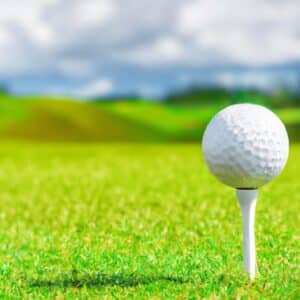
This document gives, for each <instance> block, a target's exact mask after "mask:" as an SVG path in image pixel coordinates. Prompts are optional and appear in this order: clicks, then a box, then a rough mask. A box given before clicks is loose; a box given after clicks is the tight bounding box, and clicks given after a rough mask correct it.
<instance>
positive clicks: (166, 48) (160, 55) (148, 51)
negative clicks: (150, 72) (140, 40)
mask: <svg viewBox="0 0 300 300" xmlns="http://www.w3.org/2000/svg"><path fill="white" fill-rule="evenodd" d="M183 53H184V47H183V45H182V44H181V43H180V41H178V40H176V39H175V38H173V37H161V38H159V39H157V40H156V41H154V42H153V43H147V44H145V45H141V46H137V47H136V48H135V49H132V50H130V51H128V52H127V53H125V54H124V55H122V57H123V58H124V60H125V61H126V60H128V61H131V62H132V63H136V64H140V65H144V66H153V65H158V66H160V65H161V64H170V63H172V62H176V61H178V60H180V58H181V57H182V55H183Z"/></svg>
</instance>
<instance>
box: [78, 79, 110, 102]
mask: <svg viewBox="0 0 300 300" xmlns="http://www.w3.org/2000/svg"><path fill="white" fill-rule="evenodd" d="M112 90H113V84H112V82H111V81H110V80H109V79H107V78H101V79H98V80H96V81H93V82H91V83H89V84H87V85H86V86H84V87H82V88H81V89H80V90H79V91H78V94H79V95H81V96H82V97H87V98H92V97H100V96H105V95H107V94H109V93H110V92H112Z"/></svg>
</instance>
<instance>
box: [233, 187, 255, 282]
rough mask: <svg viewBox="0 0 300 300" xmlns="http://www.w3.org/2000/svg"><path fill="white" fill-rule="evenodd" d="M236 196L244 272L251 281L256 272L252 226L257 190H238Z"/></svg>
mask: <svg viewBox="0 0 300 300" xmlns="http://www.w3.org/2000/svg"><path fill="white" fill-rule="evenodd" d="M236 195H237V198H238V200H239V203H240V207H241V212H242V219H243V236H244V242H243V245H244V271H245V272H246V273H249V276H250V279H251V280H253V279H254V277H255V271H256V250H255V233H254V224H255V206H256V200H257V195H258V190H257V189H238V190H237V191H236Z"/></svg>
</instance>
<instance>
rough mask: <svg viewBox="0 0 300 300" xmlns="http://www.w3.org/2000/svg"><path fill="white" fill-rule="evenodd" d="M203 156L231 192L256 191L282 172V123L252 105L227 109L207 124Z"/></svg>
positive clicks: (284, 146)
mask: <svg viewBox="0 0 300 300" xmlns="http://www.w3.org/2000/svg"><path fill="white" fill-rule="evenodd" d="M202 146H203V153H204V157H205V161H206V163H207V165H208V167H209V169H210V171H211V172H212V173H213V174H214V175H215V176H216V177H217V178H218V179H219V180H220V181H221V182H223V183H224V184H227V185H229V186H231V187H234V188H258V187H260V186H262V185H264V184H266V183H267V182H269V181H270V180H272V179H273V178H274V177H276V176H277V175H278V174H279V173H280V172H281V171H282V169H283V168H284V166H285V164H286V162H287V159H288V154H289V139H288V135H287V132H286V129H285V127H284V125H283V123H282V122H281V120H280V119H279V118H278V117H277V116H276V115H275V114H274V113H273V112H271V111H270V110H268V109H267V108H265V107H263V106H260V105H254V104H236V105H231V106H228V107H227V108H225V109H223V110H222V111H220V112H219V113H217V114H216V115H215V117H214V118H213V119H212V120H211V121H210V123H209V124H208V126H207V128H206V130H205V132H204V136H203V142H202Z"/></svg>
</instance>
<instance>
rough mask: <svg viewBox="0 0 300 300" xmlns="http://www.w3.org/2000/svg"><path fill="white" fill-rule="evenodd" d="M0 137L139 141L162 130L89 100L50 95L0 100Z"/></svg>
mask: <svg viewBox="0 0 300 300" xmlns="http://www.w3.org/2000/svg"><path fill="white" fill-rule="evenodd" d="M0 138H5V139H22V140H23V139H24V140H41V141H140V140H160V139H163V135H162V133H161V132H159V131H157V130H155V129H154V128H151V127H149V126H147V125H146V124H141V123H140V122H138V121H136V120H130V119H129V118H127V117H126V116H118V115H116V114H114V113H113V112H109V111H107V110H106V109H104V108H102V107H97V106H95V105H92V104H90V103H82V102H76V101H69V100H64V99H62V100H58V99H56V100H53V99H25V98H23V99H21V100H20V99H14V98H8V97H7V98H3V99H1V101H0Z"/></svg>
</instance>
